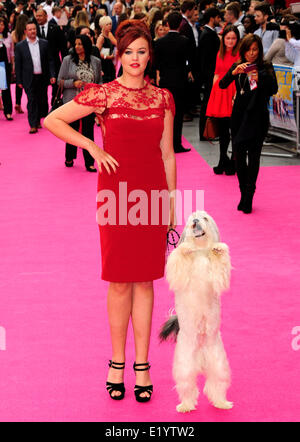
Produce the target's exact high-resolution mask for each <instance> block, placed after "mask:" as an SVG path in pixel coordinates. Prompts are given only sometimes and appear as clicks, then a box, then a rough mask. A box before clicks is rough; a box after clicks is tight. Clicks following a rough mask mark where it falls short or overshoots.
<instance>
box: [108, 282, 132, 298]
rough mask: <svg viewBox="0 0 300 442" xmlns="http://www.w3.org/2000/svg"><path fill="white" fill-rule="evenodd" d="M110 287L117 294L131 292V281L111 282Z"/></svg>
mask: <svg viewBox="0 0 300 442" xmlns="http://www.w3.org/2000/svg"><path fill="white" fill-rule="evenodd" d="M110 289H111V290H112V291H113V292H114V293H116V294H118V295H128V294H131V290H132V282H111V283H110Z"/></svg>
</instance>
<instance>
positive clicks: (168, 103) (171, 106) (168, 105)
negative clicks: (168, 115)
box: [162, 89, 175, 117]
mask: <svg viewBox="0 0 300 442" xmlns="http://www.w3.org/2000/svg"><path fill="white" fill-rule="evenodd" d="M162 91H163V97H164V103H165V110H170V111H171V112H172V115H173V117H174V115H175V103H174V98H173V95H172V94H171V92H170V91H169V90H168V89H162Z"/></svg>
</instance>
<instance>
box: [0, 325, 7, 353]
mask: <svg viewBox="0 0 300 442" xmlns="http://www.w3.org/2000/svg"><path fill="white" fill-rule="evenodd" d="M1 350H2V351H5V350H6V330H5V328H4V327H1V326H0V351H1Z"/></svg>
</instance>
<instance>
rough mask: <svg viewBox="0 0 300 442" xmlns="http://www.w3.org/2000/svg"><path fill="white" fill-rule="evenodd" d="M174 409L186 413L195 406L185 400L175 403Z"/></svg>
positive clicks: (194, 408)
mask: <svg viewBox="0 0 300 442" xmlns="http://www.w3.org/2000/svg"><path fill="white" fill-rule="evenodd" d="M176 410H177V411H178V413H188V412H189V411H193V410H196V407H194V406H193V405H191V404H188V403H186V402H181V404H178V405H177V407H176Z"/></svg>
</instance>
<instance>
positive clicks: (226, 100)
mask: <svg viewBox="0 0 300 442" xmlns="http://www.w3.org/2000/svg"><path fill="white" fill-rule="evenodd" d="M239 58H240V56H239V54H238V53H237V54H236V55H235V56H233V55H232V54H231V52H225V56H224V60H222V59H221V58H220V57H219V52H218V54H217V60H216V69H215V75H218V76H219V78H218V79H217V81H216V82H215V83H214V85H213V87H212V90H211V93H210V97H209V100H208V104H207V108H206V115H207V116H208V117H216V118H224V117H231V113H232V99H233V97H234V96H235V91H236V89H235V83H234V81H233V82H232V83H231V84H230V85H229V87H228V88H227V89H220V87H219V83H220V80H222V78H223V77H224V75H225V74H227V72H228V71H229V69H230V68H231V66H232V65H233V63H235V62H236V61H238V59H239Z"/></svg>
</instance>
